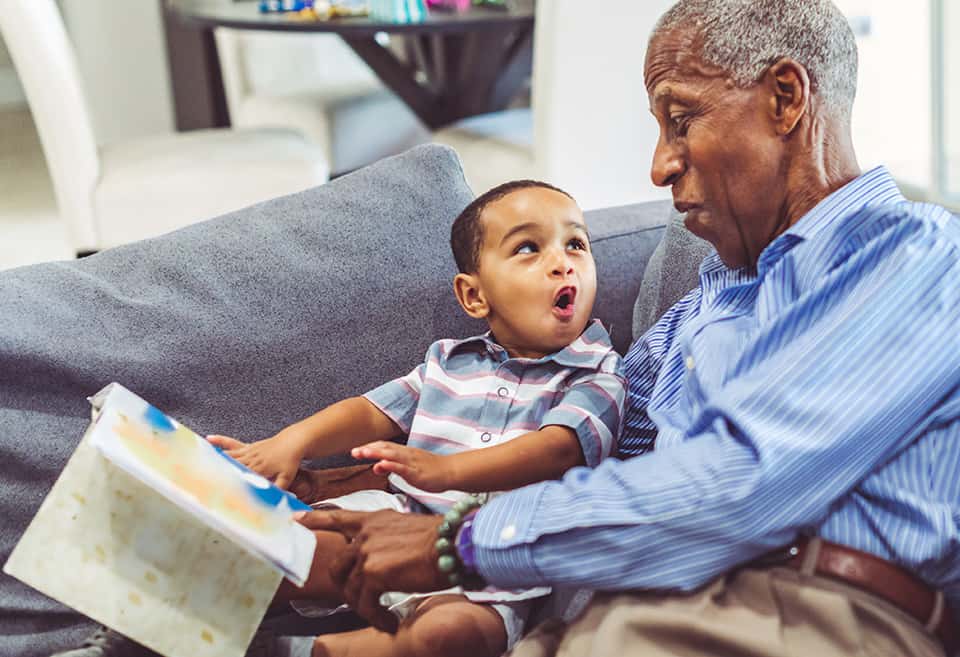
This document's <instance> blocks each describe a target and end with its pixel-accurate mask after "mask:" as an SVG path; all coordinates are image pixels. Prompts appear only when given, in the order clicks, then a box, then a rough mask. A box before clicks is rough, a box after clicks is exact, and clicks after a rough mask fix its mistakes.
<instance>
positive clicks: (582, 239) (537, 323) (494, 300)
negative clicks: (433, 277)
mask: <svg viewBox="0 0 960 657" xmlns="http://www.w3.org/2000/svg"><path fill="white" fill-rule="evenodd" d="M480 221H481V222H482V223H483V244H482V245H481V248H480V259H479V267H478V271H477V272H476V273H475V274H472V275H464V274H461V275H460V276H458V278H461V277H464V278H466V279H470V280H471V282H472V284H473V285H474V289H475V292H474V295H473V301H475V302H476V303H475V305H474V307H473V309H472V310H471V308H470V307H469V302H470V301H471V297H470V295H469V294H464V295H462V294H461V290H460V289H458V290H457V293H458V298H460V299H461V303H462V304H463V305H464V308H465V309H466V310H467V312H468V313H470V314H471V315H473V316H475V317H484V318H486V320H487V322H488V323H489V324H490V329H491V330H492V331H493V334H494V336H495V337H496V339H497V341H498V342H499V343H500V345H501V346H503V347H504V348H505V349H507V351H508V353H510V355H511V356H513V357H521V358H540V357H542V356H545V355H547V354H550V353H553V352H555V351H559V350H560V349H562V348H564V347H565V346H567V345H568V344H570V343H571V342H573V341H574V340H575V339H576V338H577V337H578V336H579V335H580V333H582V332H583V329H584V327H585V326H586V325H587V322H588V321H589V319H590V313H591V312H592V311H593V301H594V297H595V296H596V291H597V274H596V269H595V266H594V262H593V254H592V253H591V251H590V241H589V237H588V235H587V227H586V224H585V223H584V220H583V213H582V212H581V211H580V208H579V207H577V204H576V203H575V202H574V201H573V200H572V199H571V198H570V197H568V196H567V195H565V194H561V193H560V192H555V191H553V190H552V189H546V188H543V187H528V188H526V189H520V190H517V191H515V192H511V193H510V194H507V195H506V196H504V197H503V198H502V199H499V200H497V201H495V202H493V203H491V204H490V205H488V206H487V207H486V209H484V211H483V214H482V215H481V218H480ZM458 287H459V286H458Z"/></svg>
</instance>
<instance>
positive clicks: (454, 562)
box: [434, 495, 483, 586]
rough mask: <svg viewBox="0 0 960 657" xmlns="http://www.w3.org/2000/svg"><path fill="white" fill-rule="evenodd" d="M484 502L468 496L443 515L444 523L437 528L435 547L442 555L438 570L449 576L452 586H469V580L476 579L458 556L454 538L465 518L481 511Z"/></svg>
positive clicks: (438, 560)
mask: <svg viewBox="0 0 960 657" xmlns="http://www.w3.org/2000/svg"><path fill="white" fill-rule="evenodd" d="M482 504H483V502H482V501H481V500H480V499H479V498H478V497H475V496H473V495H468V496H467V497H464V498H463V499H461V500H457V502H456V503H455V504H454V505H453V508H452V509H450V510H449V511H447V512H446V513H445V514H444V515H443V521H442V522H441V523H440V526H439V527H437V542H436V543H435V544H434V547H436V549H437V553H438V554H439V555H440V556H439V557H438V558H437V569H438V570H439V571H440V572H441V573H443V574H444V575H446V576H447V580H448V581H449V582H450V586H459V585H461V584H462V585H464V586H467V585H468V584H471V583H473V582H471V581H468V580H473V579H476V576H475V575H474V576H471V575H469V574H468V573H467V572H466V569H465V568H464V564H463V561H462V560H461V559H460V557H459V556H458V555H457V550H456V546H455V545H454V538H455V537H456V535H457V531H458V530H459V529H460V525H462V524H463V520H464V518H465V517H466V516H467V514H469V513H470V512H471V511H474V510H476V509H479V508H480V506H481V505H482Z"/></svg>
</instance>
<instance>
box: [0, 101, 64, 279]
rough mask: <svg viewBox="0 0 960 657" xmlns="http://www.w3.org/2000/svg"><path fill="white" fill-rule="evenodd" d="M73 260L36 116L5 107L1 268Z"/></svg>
mask: <svg viewBox="0 0 960 657" xmlns="http://www.w3.org/2000/svg"><path fill="white" fill-rule="evenodd" d="M71 257H73V253H72V251H71V249H70V246H69V244H68V242H67V236H66V230H65V228H64V226H63V225H62V224H61V223H60V219H59V217H58V215H57V204H56V201H55V200H54V196H53V186H52V185H51V183H50V174H49V173H48V172H47V165H46V162H45V161H44V158H43V151H42V150H41V148H40V141H39V139H38V137H37V132H36V129H35V128H34V126H33V120H32V119H31V117H30V113H29V112H28V111H27V110H26V109H16V108H14V109H11V108H0V269H9V268H11V267H18V266H20V265H28V264H32V263H35V262H46V261H48V260H62V259H65V258H71Z"/></svg>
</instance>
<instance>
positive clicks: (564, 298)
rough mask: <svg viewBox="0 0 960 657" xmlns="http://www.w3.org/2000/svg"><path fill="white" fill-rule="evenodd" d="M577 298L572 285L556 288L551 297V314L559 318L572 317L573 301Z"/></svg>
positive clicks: (575, 289) (575, 290)
mask: <svg viewBox="0 0 960 657" xmlns="http://www.w3.org/2000/svg"><path fill="white" fill-rule="evenodd" d="M576 298H577V288H575V287H573V286H572V285H567V286H565V287H562V288H560V289H559V290H557V293H556V295H554V297H553V314H554V315H556V316H557V317H559V318H561V319H569V318H570V317H573V303H574V301H575V300H576Z"/></svg>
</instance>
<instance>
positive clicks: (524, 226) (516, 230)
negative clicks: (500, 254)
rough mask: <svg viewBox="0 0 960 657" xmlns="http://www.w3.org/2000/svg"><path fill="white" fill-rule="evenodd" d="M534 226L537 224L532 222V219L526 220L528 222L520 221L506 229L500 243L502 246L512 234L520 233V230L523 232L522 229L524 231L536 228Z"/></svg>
mask: <svg viewBox="0 0 960 657" xmlns="http://www.w3.org/2000/svg"><path fill="white" fill-rule="evenodd" d="M536 226H537V224H536V223H534V222H532V221H528V222H526V223H522V224H517V225H516V226H514V227H513V228H511V229H510V230H508V231H507V234H506V235H504V236H503V239H501V240H500V245H501V246H502V245H503V243H504V242H506V241H507V240H508V239H510V238H511V237H513V236H514V235H516V234H517V233H521V232H523V231H525V230H529V229H531V228H536Z"/></svg>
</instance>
